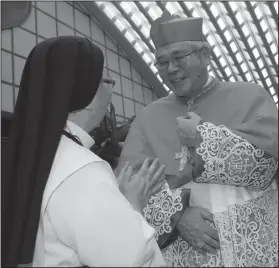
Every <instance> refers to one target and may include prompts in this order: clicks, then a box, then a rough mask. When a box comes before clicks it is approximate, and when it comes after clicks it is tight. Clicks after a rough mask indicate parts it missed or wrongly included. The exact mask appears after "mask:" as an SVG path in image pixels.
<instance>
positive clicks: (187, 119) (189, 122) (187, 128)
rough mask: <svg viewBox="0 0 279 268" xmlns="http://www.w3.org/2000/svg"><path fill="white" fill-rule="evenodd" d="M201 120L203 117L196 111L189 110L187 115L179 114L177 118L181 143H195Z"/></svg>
mask: <svg viewBox="0 0 279 268" xmlns="http://www.w3.org/2000/svg"><path fill="white" fill-rule="evenodd" d="M200 121H201V117H200V116H199V115H197V114H196V113H194V112H189V113H188V114H187V115H186V116H179V117H177V118H176V124H177V133H178V135H179V138H180V142H181V145H187V146H194V145H195V137H196V132H197V126H198V124H199V122H200Z"/></svg>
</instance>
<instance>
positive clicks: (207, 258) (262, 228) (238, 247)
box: [162, 190, 278, 267]
mask: <svg viewBox="0 0 279 268" xmlns="http://www.w3.org/2000/svg"><path fill="white" fill-rule="evenodd" d="M214 222H215V226H216V228H217V230H218V233H219V239H220V247H221V250H220V251H218V254H217V255H213V254H209V253H207V254H206V255H202V254H200V253H198V252H197V251H196V250H195V249H194V248H193V247H191V246H190V245H189V244H188V243H187V242H186V241H184V240H183V239H182V237H181V236H179V237H178V238H177V240H175V241H174V242H173V243H172V244H171V245H170V246H168V247H167V248H166V249H164V250H163V251H162V253H163V256H164V259H165V261H166V264H167V266H168V267H276V266H278V191H277V190H270V191H268V192H266V193H265V194H264V195H263V196H261V197H259V198H257V199H253V200H249V201H248V202H247V203H245V204H243V205H232V206H230V207H229V208H228V210H227V211H225V212H222V213H217V214H215V215H214ZM211 226H212V225H211Z"/></svg>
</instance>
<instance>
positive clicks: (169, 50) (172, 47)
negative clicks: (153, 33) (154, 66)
mask: <svg viewBox="0 0 279 268" xmlns="http://www.w3.org/2000/svg"><path fill="white" fill-rule="evenodd" d="M193 49H194V45H193V43H192V42H177V43H173V44H169V45H167V46H164V47H160V48H158V49H157V50H156V51H155V57H156V59H158V58H161V57H167V56H170V55H172V54H174V53H175V52H186V53H187V52H191V51H192V50H193Z"/></svg>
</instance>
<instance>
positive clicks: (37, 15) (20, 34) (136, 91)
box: [1, 1, 157, 121]
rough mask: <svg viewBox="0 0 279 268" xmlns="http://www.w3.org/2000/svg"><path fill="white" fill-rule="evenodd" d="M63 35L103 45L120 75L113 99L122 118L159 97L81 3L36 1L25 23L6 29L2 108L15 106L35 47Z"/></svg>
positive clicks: (108, 61)
mask: <svg viewBox="0 0 279 268" xmlns="http://www.w3.org/2000/svg"><path fill="white" fill-rule="evenodd" d="M60 35H78V36H86V37H89V38H90V39H91V40H92V42H93V43H95V44H97V45H98V46H100V47H101V49H102V51H103V53H104V55H105V59H106V62H105V66H106V68H107V69H108V71H109V73H110V74H111V75H112V76H113V77H114V78H116V85H115V88H114V94H113V98H112V102H113V104H114V106H115V109H116V113H117V119H118V120H119V121H122V120H125V119H127V118H130V117H132V116H133V115H135V114H137V112H138V111H139V110H141V109H142V108H143V107H144V106H145V105H146V104H148V103H150V102H152V101H153V100H155V99H157V97H156V96H155V95H154V94H153V92H152V91H151V90H150V87H149V86H148V85H147V84H146V83H145V81H144V78H143V77H142V75H141V74H140V73H139V72H138V71H137V69H136V68H135V67H134V66H133V64H132V63H131V61H130V60H129V58H128V57H127V56H126V55H125V53H123V52H122V51H121V49H120V48H119V47H118V46H117V45H116V43H115V41H114V40H112V39H111V38H110V36H109V35H108V34H106V33H105V32H104V30H102V28H101V27H100V26H99V25H98V23H97V22H96V21H95V20H94V18H90V17H89V16H87V15H86V14H85V13H83V12H82V9H80V8H79V6H78V5H77V3H74V2H54V1H53V2H33V3H32V11H31V14H30V16H29V17H28V19H27V21H26V22H24V24H22V25H21V26H20V27H16V28H13V29H11V30H3V31H2V48H1V52H2V68H1V69H2V80H1V82H2V98H1V100H2V105H1V108H2V110H5V111H10V112H12V111H13V109H14V106H15V102H16V98H17V94H18V90H19V84H20V79H21V74H22V70H23V67H24V64H25V60H26V58H27V56H28V54H29V52H30V51H31V49H32V48H33V47H34V46H35V45H36V44H38V43H40V42H41V41H43V40H45V39H46V38H50V37H54V36H60Z"/></svg>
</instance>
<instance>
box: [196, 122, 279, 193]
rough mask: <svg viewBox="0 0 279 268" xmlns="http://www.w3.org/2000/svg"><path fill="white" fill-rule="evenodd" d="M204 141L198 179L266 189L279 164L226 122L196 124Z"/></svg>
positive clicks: (256, 189)
mask: <svg viewBox="0 0 279 268" xmlns="http://www.w3.org/2000/svg"><path fill="white" fill-rule="evenodd" d="M197 130H198V131H200V133H201V136H202V138H203V141H202V142H201V144H200V147H199V148H197V154H198V155H200V156H201V157H202V159H203V161H204V162H205V164H204V169H205V170H204V171H203V172H202V174H201V176H200V177H198V178H197V179H196V182H203V183H204V182H207V183H216V184H227V185H233V186H241V187H247V189H249V190H252V191H261V190H264V189H266V188H267V187H268V186H269V185H270V183H271V181H272V179H273V177H274V174H275V173H276V170H277V168H278V161H277V160H276V159H275V158H274V157H271V156H270V155H268V154H267V153H265V152H264V151H262V150H260V149H258V148H257V147H256V146H254V145H252V144H251V143H249V142H248V141H246V140H245V139H243V138H241V137H239V136H237V135H235V134H234V133H232V132H231V131H230V130H229V129H228V128H226V127H225V126H218V127H217V126H215V125H213V124H211V123H208V122H205V123H203V124H202V125H199V126H198V127H197Z"/></svg>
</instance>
